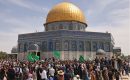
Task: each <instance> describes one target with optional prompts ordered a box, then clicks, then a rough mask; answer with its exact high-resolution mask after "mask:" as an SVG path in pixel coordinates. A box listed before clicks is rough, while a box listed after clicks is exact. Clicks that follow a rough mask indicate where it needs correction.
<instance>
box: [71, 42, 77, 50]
mask: <svg viewBox="0 0 130 80" xmlns="http://www.w3.org/2000/svg"><path fill="white" fill-rule="evenodd" d="M71 50H72V51H76V50H77V45H76V41H75V40H72V41H71Z"/></svg>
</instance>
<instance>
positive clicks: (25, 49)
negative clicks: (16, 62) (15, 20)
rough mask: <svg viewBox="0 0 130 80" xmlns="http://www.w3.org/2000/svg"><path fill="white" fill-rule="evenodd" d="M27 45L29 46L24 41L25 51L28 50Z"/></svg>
mask: <svg viewBox="0 0 130 80" xmlns="http://www.w3.org/2000/svg"><path fill="white" fill-rule="evenodd" d="M27 47H28V45H27V43H24V52H27Z"/></svg>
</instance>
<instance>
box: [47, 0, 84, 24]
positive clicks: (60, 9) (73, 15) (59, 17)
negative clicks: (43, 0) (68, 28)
mask: <svg viewBox="0 0 130 80" xmlns="http://www.w3.org/2000/svg"><path fill="white" fill-rule="evenodd" d="M56 21H79V22H82V23H86V20H85V16H84V14H83V12H82V11H81V10H80V9H79V8H78V7H76V6H75V5H73V4H72V3H68V2H63V3H60V4H58V5H56V6H54V7H53V8H52V10H51V11H50V12H49V13H48V15H47V19H46V23H51V22H56Z"/></svg>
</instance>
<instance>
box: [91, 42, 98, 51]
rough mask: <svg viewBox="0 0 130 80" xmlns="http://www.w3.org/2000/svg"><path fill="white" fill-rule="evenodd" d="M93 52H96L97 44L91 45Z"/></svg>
mask: <svg viewBox="0 0 130 80" xmlns="http://www.w3.org/2000/svg"><path fill="white" fill-rule="evenodd" d="M92 47H93V51H97V42H93V43H92Z"/></svg>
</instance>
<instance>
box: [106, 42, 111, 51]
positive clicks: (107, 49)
mask: <svg viewBox="0 0 130 80" xmlns="http://www.w3.org/2000/svg"><path fill="white" fill-rule="evenodd" d="M105 51H106V52H110V43H109V42H106V43H105Z"/></svg>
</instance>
